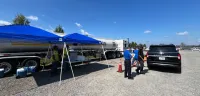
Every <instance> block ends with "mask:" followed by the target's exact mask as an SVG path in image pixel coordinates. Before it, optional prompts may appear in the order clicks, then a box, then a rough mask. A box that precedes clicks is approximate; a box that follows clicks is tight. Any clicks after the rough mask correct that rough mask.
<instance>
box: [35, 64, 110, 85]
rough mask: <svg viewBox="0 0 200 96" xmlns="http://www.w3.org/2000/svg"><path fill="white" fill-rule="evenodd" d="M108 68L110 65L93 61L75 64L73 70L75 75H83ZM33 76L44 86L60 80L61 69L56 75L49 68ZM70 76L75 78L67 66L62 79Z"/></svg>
mask: <svg viewBox="0 0 200 96" xmlns="http://www.w3.org/2000/svg"><path fill="white" fill-rule="evenodd" d="M110 67H114V66H111V65H110ZM107 68H108V65H105V64H99V63H93V64H87V65H80V66H73V71H74V75H75V77H78V76H81V75H86V74H89V73H92V72H96V71H99V70H103V69H107ZM33 77H34V79H35V81H36V83H37V85H38V86H43V85H46V84H50V83H54V82H58V81H59V80H60V69H59V70H58V72H57V74H56V75H55V76H50V70H49V71H42V72H37V73H34V74H33ZM70 78H73V76H72V72H71V69H70V68H67V69H66V70H63V74H62V80H66V79H70Z"/></svg>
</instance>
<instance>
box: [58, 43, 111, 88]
mask: <svg viewBox="0 0 200 96" xmlns="http://www.w3.org/2000/svg"><path fill="white" fill-rule="evenodd" d="M101 47H102V50H103V55H104V58H105V59H106V63H107V65H108V68H109V70H110V65H109V64H108V60H107V57H106V54H105V50H104V47H103V44H101ZM64 50H66V52H67V57H68V60H69V64H70V68H71V71H72V76H73V78H74V80H76V79H75V75H74V71H73V68H72V64H71V60H70V57H69V53H68V48H67V47H66V42H64V46H63V54H62V62H61V71H60V81H59V86H60V85H61V81H62V72H63V71H62V70H63V63H64ZM81 53H82V56H83V50H82V46H81ZM100 58H101V57H100ZM82 63H83V61H82Z"/></svg>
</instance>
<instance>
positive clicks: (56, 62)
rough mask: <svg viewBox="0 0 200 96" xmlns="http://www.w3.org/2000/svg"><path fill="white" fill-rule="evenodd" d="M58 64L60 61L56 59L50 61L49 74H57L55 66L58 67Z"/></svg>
mask: <svg viewBox="0 0 200 96" xmlns="http://www.w3.org/2000/svg"><path fill="white" fill-rule="evenodd" d="M59 64H60V62H58V61H55V62H52V66H51V75H56V74H57V68H58V65H59Z"/></svg>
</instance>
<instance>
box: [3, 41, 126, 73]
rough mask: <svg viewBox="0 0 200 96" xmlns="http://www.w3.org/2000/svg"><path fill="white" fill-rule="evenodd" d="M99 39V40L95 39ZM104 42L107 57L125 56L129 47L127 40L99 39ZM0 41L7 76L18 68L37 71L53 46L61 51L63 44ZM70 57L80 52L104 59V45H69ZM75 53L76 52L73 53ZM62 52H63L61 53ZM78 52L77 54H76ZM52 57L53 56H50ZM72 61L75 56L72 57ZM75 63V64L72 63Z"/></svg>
mask: <svg viewBox="0 0 200 96" xmlns="http://www.w3.org/2000/svg"><path fill="white" fill-rule="evenodd" d="M95 39H97V38H95ZM97 40H100V41H102V42H103V48H104V52H105V54H106V57H107V58H108V59H109V58H118V57H121V56H122V55H123V50H124V49H125V48H126V47H127V46H128V42H127V41H126V40H107V39H97ZM8 41H9V40H1V39H0V44H1V45H0V68H4V70H5V72H4V73H5V74H8V73H13V72H16V69H17V68H18V67H23V66H35V67H36V69H38V68H39V67H40V59H41V58H45V57H46V56H47V54H48V55H49V54H50V53H51V47H52V46H58V48H59V49H60V50H62V48H63V44H51V45H50V44H48V43H39V42H26V41H9V42H8ZM69 48H70V50H71V51H70V53H71V52H72V53H73V54H70V55H77V54H78V51H76V50H79V53H80V50H82V52H83V53H84V54H88V53H89V55H90V53H91V52H92V53H94V54H95V55H96V54H100V55H101V56H100V57H99V58H104V57H105V56H104V53H103V49H102V45H74V44H72V45H69ZM73 51H74V52H73ZM61 52H62V51H61ZM76 52H77V53H76ZM50 56H51V55H50ZM70 57H71V58H72V59H74V58H76V57H75V56H70ZM72 63H73V62H72Z"/></svg>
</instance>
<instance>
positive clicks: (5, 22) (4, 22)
mask: <svg viewBox="0 0 200 96" xmlns="http://www.w3.org/2000/svg"><path fill="white" fill-rule="evenodd" d="M2 25H11V23H10V22H8V21H4V20H0V26H2Z"/></svg>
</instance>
